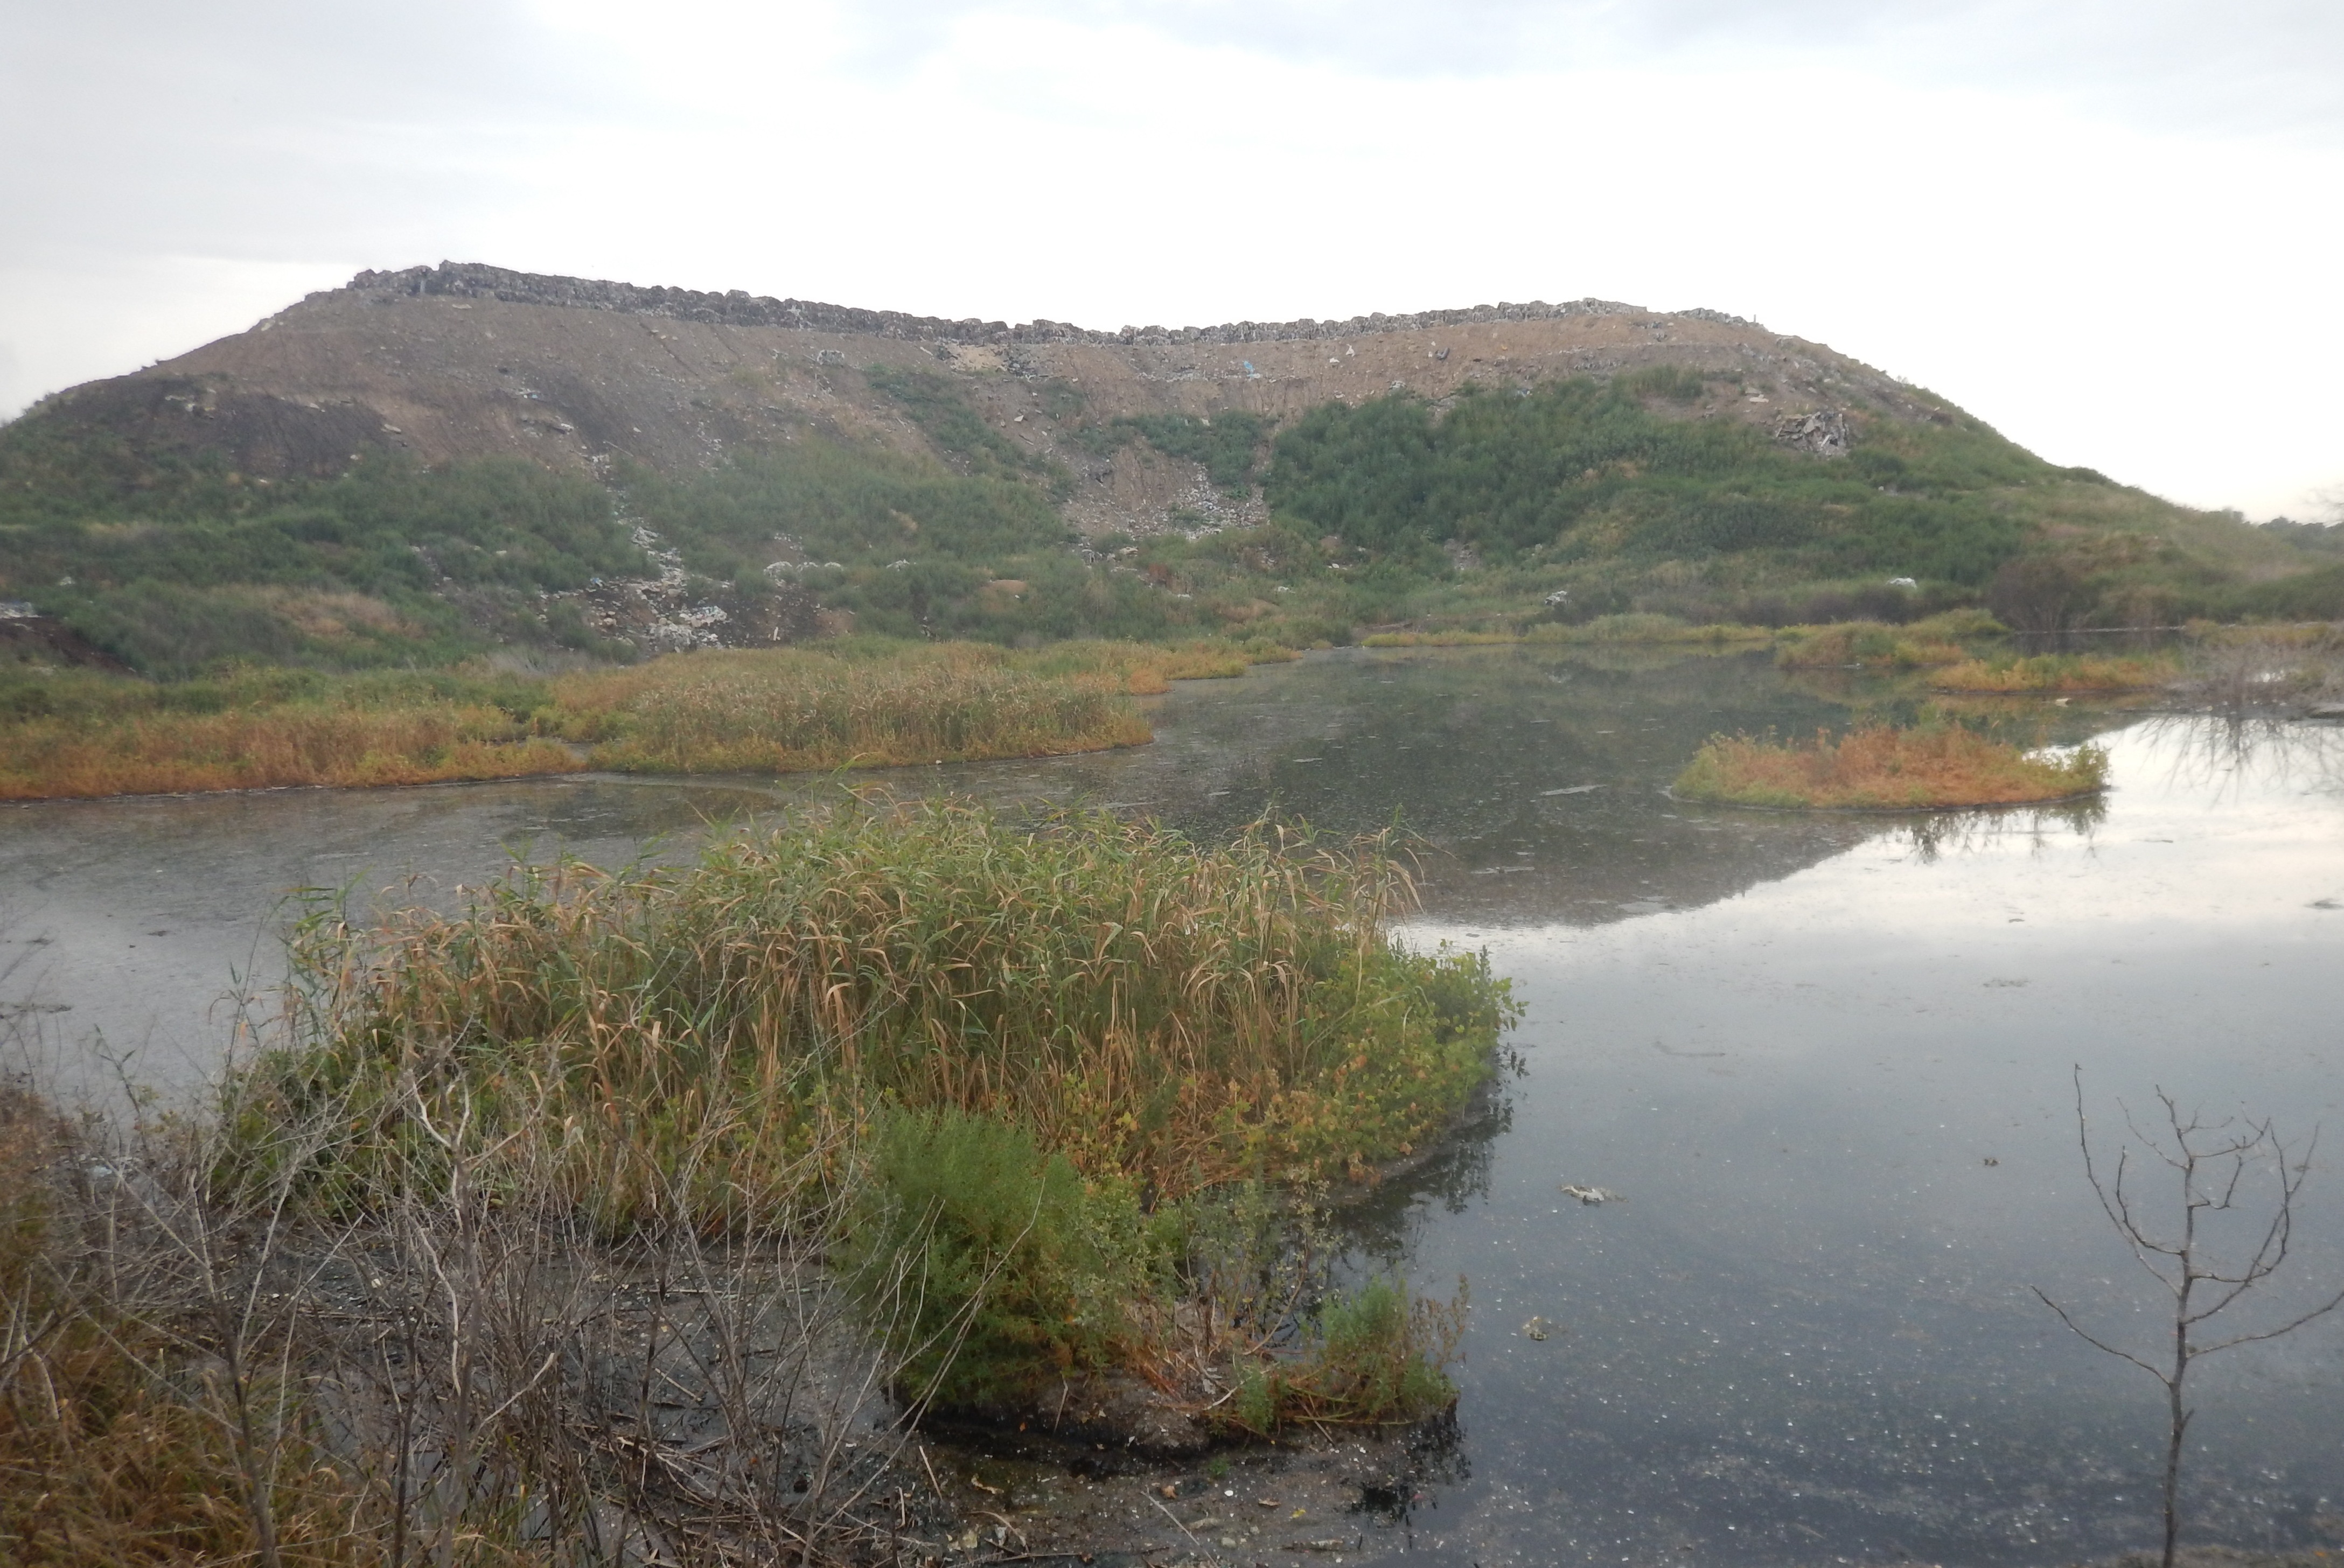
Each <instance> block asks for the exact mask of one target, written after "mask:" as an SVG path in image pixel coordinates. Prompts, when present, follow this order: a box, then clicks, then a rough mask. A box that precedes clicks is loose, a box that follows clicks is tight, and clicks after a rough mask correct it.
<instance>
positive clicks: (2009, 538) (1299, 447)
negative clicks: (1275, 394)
mask: <svg viewBox="0 0 2344 1568" xmlns="http://www.w3.org/2000/svg"><path fill="white" fill-rule="evenodd" d="M1645 398H1646V393H1645V389H1644V388H1643V387H1642V385H1641V384H1640V383H1638V382H1636V381H1635V380H1634V379H1633V378H1632V377H1620V378H1617V379H1615V380H1613V381H1611V382H1609V383H1604V382H1598V381H1595V380H1592V379H1590V378H1585V377H1581V378H1574V379H1571V380H1564V381H1556V382H1551V383H1549V384H1548V385H1546V386H1543V387H1537V388H1533V389H1528V390H1524V391H1521V392H1505V391H1494V390H1490V389H1486V388H1469V389H1468V390H1467V391H1466V392H1464V393H1462V394H1460V396H1459V397H1457V399H1456V400H1455V402H1454V404H1453V406H1451V407H1449V408H1448V409H1447V410H1446V411H1445V412H1444V411H1440V410H1437V409H1435V408H1434V407H1432V406H1431V405H1430V404H1427V403H1426V402H1424V401H1423V400H1422V399H1420V398H1418V397H1411V396H1409V395H1408V394H1406V393H1394V394H1392V395H1390V396H1388V397H1379V398H1374V399H1371V400H1369V401H1368V402H1365V403H1362V404H1359V405H1357V406H1350V405H1346V404H1342V403H1329V404H1324V405H1321V406H1320V407H1318V408H1315V409H1313V410H1311V411H1310V412H1309V413H1308V414H1305V415H1304V416H1303V417H1301V418H1300V419H1298V420H1297V421H1296V422H1295V424H1294V425H1293V426H1292V427H1290V428H1288V430H1287V431H1286V432H1285V433H1284V434H1283V435H1281V436H1280V437H1278V444H1277V449H1276V456H1275V457H1274V459H1273V461H1272V463H1271V467H1270V470H1269V475H1268V479H1267V481H1266V483H1265V492H1266V494H1267V495H1268V498H1269V500H1270V503H1271V504H1272V505H1273V506H1275V507H1277V508H1279V509H1281V510H1283V511H1286V512H1288V513H1290V514H1292V515H1294V516H1296V517H1298V518H1303V519H1306V520H1307V521H1308V522H1310V523H1311V524H1313V525H1316V526H1318V527H1321V528H1325V529H1327V530H1329V531H1330V532H1333V533H1336V534H1339V535H1340V536H1341V537H1342V538H1344V539H1345V540H1346V541H1347V542H1349V543H1350V544H1352V545H1354V546H1357V547H1359V548H1364V549H1369V550H1372V551H1377V552H1381V553H1390V554H1399V555H1405V556H1412V557H1415V558H1419V559H1420V560H1423V561H1424V562H1425V564H1426V566H1427V567H1428V568H1432V567H1435V566H1436V565H1437V562H1438V558H1439V557H1438V552H1439V549H1440V546H1441V545H1442V544H1443V543H1444V542H1445V541H1449V540H1455V541H1458V542H1459V543H1460V544H1463V545H1466V546H1470V547H1471V548H1474V549H1476V550H1478V551H1480V553H1481V554H1483V555H1484V556H1485V557H1487V558H1490V559H1492V560H1495V561H1503V562H1510V561H1515V560H1519V559H1522V558H1532V557H1535V558H1541V559H1544V560H1549V561H1552V562H1555V563H1558V564H1562V563H1569V562H1574V561H1581V560H1586V559H1590V558H1598V557H1606V558H1622V559H1627V560H1645V561H1652V560H1659V559H1665V558H1685V557H1702V556H1710V555H1718V554H1728V553H1753V552H1754V553H1758V554H1761V555H1763V556H1766V557H1770V558H1774V559H1776V560H1778V561H1779V562H1781V563H1782V564H1783V565H1786V566H1792V567H1795V568H1797V569H1798V570H1800V571H1802V572H1803V573H1805V574H1807V575H1809V576H1817V577H1821V576H1836V575H1841V574H1844V573H1845V572H1848V571H1851V570H1856V569H1872V570H1882V571H1894V572H1897V573H1899V574H1901V575H1906V576H1912V577H1915V578H1937V579H1942V580H1948V581H1955V582H1963V583H1973V584H1977V583H1983V582H1985V580H1986V579H1987V578H1990V577H1991V576H1992V575H1993V573H1994V570H1995V568H1996V567H1997V566H1999V565H2000V564H2001V563H2002V562H2003V561H2004V560H2006V559H2007V558H2010V557H2011V556H2013V555H2015V554H2016V553H2017V552H2018V550H2019V548H2020V547H2021V546H2022V544H2023V543H2024V542H2025V539H2026V524H2025V522H2024V520H2023V519H2021V518H2016V517H2015V516H2012V515H2010V514H2008V513H2007V512H2006V510H2004V509H2002V508H1995V507H1994V506H1992V505H1990V504H1989V503H1988V499H1987V497H1986V496H1985V494H1984V493H1983V492H1984V491H1985V490H1986V489H1987V488H1989V487H1995V486H2005V485H2010V484H2015V483H2024V482H2026V480H2028V479H2030V478H2034V477H2043V476H2047V475H2049V474H2050V473H2051V472H2052V470H2050V468H2049V467H2048V466H2047V465H2045V464H2043V463H2042V462H2041V461H2040V460H2039V459H2036V458H2035V457H2030V456H2029V455H2028V454H2026V452H2024V451H2022V450H2020V449H2019V448H2018V447H2014V446H2012V445H2011V444H2009V443H2008V442H2006V441H2003V440H2001V439H2000V438H1999V437H1995V436H1994V435H1993V434H1992V433H1991V432H1989V431H1986V430H1985V429H1984V427H1976V426H1974V425H1969V424H1966V423H1965V424H1963V425H1960V426H1955V427H1947V428H1945V429H1936V428H1934V427H1933V428H1932V429H1930V430H1928V431H1926V432H1922V431H1902V430H1900V431H1898V432H1896V433H1895V434H1894V436H1893V437H1892V436H1887V435H1886V434H1885V432H1884V433H1883V436H1882V437H1869V434H1868V438H1867V440H1866V441H1865V442H1864V444H1860V445H1859V446H1858V447H1857V449H1856V451H1855V453H1854V455H1853V456H1852V457H1849V458H1847V459H1844V460H1839V461H1823V460H1818V459H1816V458H1815V457H1811V456H1808V455H1806V454H1803V453H1799V452H1794V451H1791V450H1787V449H1785V448H1784V447H1781V446H1778V445H1776V444H1775V443H1773V441H1771V440H1769V439H1768V438H1767V437H1766V436H1765V435H1764V434H1763V432H1761V431H1759V430H1757V429H1756V428H1754V427H1751V426H1749V425H1747V424H1744V423H1742V422H1740V421H1738V420H1732V419H1721V418H1710V419H1689V418H1682V417H1668V416H1665V415H1662V414H1660V413H1656V412H1654V411H1652V409H1651V408H1650V407H1647V405H1646V400H1645Z"/></svg>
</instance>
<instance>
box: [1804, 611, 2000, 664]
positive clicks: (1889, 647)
mask: <svg viewBox="0 0 2344 1568" xmlns="http://www.w3.org/2000/svg"><path fill="white" fill-rule="evenodd" d="M1789 636H1790V638H1791V640H1789V641H1787V642H1785V643H1784V645H1783V649H1782V651H1781V652H1779V653H1777V654H1776V655H1775V656H1774V662H1775V663H1776V664H1777V665H1779V666H1780V667H1782V668H1784V669H1844V668H1848V667H1850V666H1854V665H1861V666H1864V667H1865V668H1874V669H1917V668H1923V667H1925V666H1928V665H1938V664H1960V663H1962V662H1963V661H1964V660H1965V659H1966V658H1969V655H1968V653H1966V652H1965V651H1964V649H1963V648H1962V647H1961V645H1960V644H1958V643H1954V642H1948V641H1946V640H1945V639H1944V638H1937V637H1932V636H1929V635H1927V634H1926V633H1924V632H1916V631H1913V630H1909V629H1907V628H1900V627H1893V626H1884V625H1882V624H1881V623H1879V622H1877V621H1847V622H1844V623H1842V624H1840V625H1837V626H1826V627H1813V628H1799V629H1798V630H1797V631H1796V632H1795V633H1792V634H1789Z"/></svg>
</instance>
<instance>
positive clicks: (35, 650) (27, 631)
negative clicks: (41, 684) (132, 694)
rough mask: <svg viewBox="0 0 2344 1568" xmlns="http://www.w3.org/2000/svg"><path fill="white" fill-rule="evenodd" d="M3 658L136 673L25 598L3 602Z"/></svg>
mask: <svg viewBox="0 0 2344 1568" xmlns="http://www.w3.org/2000/svg"><path fill="white" fill-rule="evenodd" d="M0 659H5V660H8V661H11V662H15V663H20V664H28V665H31V666H33V667H34V668H36V669H37V668H53V669H54V668H66V669H103V670H108V671H111V672H112V673H114V674H116V675H130V674H133V673H135V672H134V671H133V670H132V669H131V668H130V667H129V666H128V665H126V664H125V663H123V662H122V660H120V659H118V658H115V657H114V655H112V654H110V653H108V652H106V650H105V649H104V648H100V647H98V646H97V645H96V643H94V642H92V641H90V640H89V638H86V637H84V636H82V635H81V633H79V632H77V631H76V630H74V629H73V628H71V627H69V626H67V625H66V623H65V622H63V621H61V620H55V619H52V618H49V617H47V616H45V615H42V614H40V613H39V612H38V611H37V610H35V608H33V607H32V606H31V605H29V604H26V603H25V602H24V601H23V600H21V599H10V600H7V601H5V603H0Z"/></svg>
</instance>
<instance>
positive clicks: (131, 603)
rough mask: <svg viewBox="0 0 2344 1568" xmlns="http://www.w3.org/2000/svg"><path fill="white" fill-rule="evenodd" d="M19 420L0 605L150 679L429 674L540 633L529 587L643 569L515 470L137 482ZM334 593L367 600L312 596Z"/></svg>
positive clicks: (0, 452)
mask: <svg viewBox="0 0 2344 1568" xmlns="http://www.w3.org/2000/svg"><path fill="white" fill-rule="evenodd" d="M26 423H33V424H35V429H34V430H33V431H31V432H29V433H24V432H20V429H19V427H21V426H23V425H25V424H26ZM37 425H38V422H37V421H34V422H28V421H19V426H12V427H9V428H8V429H7V430H6V431H5V432H0V593H5V594H6V595H8V596H9V597H13V598H26V599H30V600H31V601H32V602H33V603H34V604H35V605H36V606H37V607H38V608H40V609H42V610H43V611H45V612H46V613H48V614H52V615H55V616H56V617H58V618H61V619H62V620H64V621H65V622H66V624H67V625H68V626H71V627H72V628H74V629H76V631H78V632H80V633H81V634H82V635H84V636H85V637H87V638H90V640H91V641H93V642H95V643H96V644H97V645H98V646H99V647H101V648H106V650H107V651H109V652H111V653H114V654H116V656H118V657H120V658H124V659H125V660H126V661H127V662H129V663H130V664H131V665H133V666H134V667H136V668H139V669H142V670H145V671H147V672H148V673H151V674H157V675H165V676H169V677H173V678H184V677H186V676H188V675H192V674H194V673H196V672H197V671H199V670H202V669H205V668H209V667H211V666H214V665H217V664H218V663H220V662H221V661H223V660H234V659H264V660H269V661H273V662H283V663H311V664H317V665H321V666H328V667H341V668H353V667H356V668H363V667H366V666H369V665H382V664H395V663H402V662H410V661H415V660H418V659H421V660H424V661H428V662H435V663H436V662H443V661H446V660H448V659H452V658H460V657H462V656H463V655H464V654H466V653H470V652H473V651H476V650H477V649H479V648H480V647H482V646H484V645H485V644H486V643H487V642H488V641H489V640H490V637H491V636H493V635H504V636H511V637H520V638H529V637H530V636H532V635H541V634H538V633H537V631H536V625H537V623H536V622H535V620H534V618H533V615H532V613H531V612H532V611H533V608H534V606H535V603H536V596H537V594H538V593H539V592H541V591H544V590H558V589H568V588H582V587H584V586H586V585H587V584H588V583H589V582H590V581H591V579H593V578H596V577H602V576H612V577H615V576H620V575H622V574H624V575H632V574H637V573H640V572H642V571H643V570H645V569H646V566H645V562H644V560H643V557H642V551H640V550H639V549H637V548H635V547H634V546H633V544H632V543H631V540H630V539H629V537H628V529H627V528H626V526H625V525H624V524H623V523H622V522H621V520H620V519H619V518H618V516H617V514H616V512H615V510H614V509H613V508H612V506H611V498H610V496H609V494H608V493H607V492H606V491H604V490H603V489H602V487H601V486H600V485H598V484H596V483H595V482H594V481H593V480H591V479H590V478H587V477H582V476H579V475H570V474H557V473H553V472H551V471H549V470H547V469H544V468H541V467H539V466H537V465H536V464H534V463H530V462H528V461H525V460H523V459H521V458H518V457H491V458H482V459H480V460H478V461H474V462H469V463H459V464H452V465H450V466H448V467H443V468H427V467H422V466H421V465H419V464H417V463H415V462H413V461H411V460H409V459H408V458H406V457H403V456H399V455H391V456H381V457H369V458H367V459H365V460H363V461H361V462H359V463H358V464H357V465H355V466H353V467H351V468H350V469H349V471H348V472H347V473H345V474H343V475H341V476H340V477H335V478H329V479H308V478H298V479H288V480H285V481H282V482H279V483H278V484H274V485H268V486H263V485H261V484H260V483H258V481H247V480H245V479H243V478H242V477H239V476H232V475H229V474H227V473H225V472H221V471H218V470H217V466H216V464H214V463H212V462H211V461H210V460H208V459H206V460H197V459H187V460H179V461H174V462H171V463H167V464H165V465H163V466H161V467H158V468H155V469H152V470H140V469H137V468H136V467H132V466H131V464H130V459H129V457H127V456H126V454H124V453H122V452H119V451H117V450H116V449H115V448H114V447H112V446H110V445H109V443H108V442H107V441H106V440H103V439H96V438H93V439H91V440H90V441H89V442H87V443H86V445H85V447H81V448H76V449H74V450H68V449H66V448H65V447H62V446H60V445H59V444H57V443H56V442H55V441H53V440H50V439H48V438H47V437H45V436H44V435H43V433H42V432H41V431H40V430H39V429H38V428H37ZM346 595H356V596H361V597H362V598H364V599H366V600H370V601H373V602H372V603H371V604H362V603H356V602H353V601H350V600H347V599H344V600H340V601H338V602H326V603H321V602H320V596H325V597H326V598H327V599H329V600H330V599H331V598H332V597H333V596H346ZM451 598H462V599H465V600H466V601H467V604H466V609H465V611H464V612H463V613H459V612H458V611H457V610H456V609H455V608H453V607H452V606H451V604H450V599H451Z"/></svg>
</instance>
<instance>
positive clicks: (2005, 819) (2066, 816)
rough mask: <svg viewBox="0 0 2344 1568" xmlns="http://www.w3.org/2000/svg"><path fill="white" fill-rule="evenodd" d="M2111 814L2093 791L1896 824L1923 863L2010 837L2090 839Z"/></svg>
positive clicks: (2029, 840)
mask: <svg viewBox="0 0 2344 1568" xmlns="http://www.w3.org/2000/svg"><path fill="white" fill-rule="evenodd" d="M2107 815H2108V802H2107V796H2105V795H2089V796H2086V797H2084V798H2083V799H2076V800H2061V801H2057V802H2055V803H2053V804H2051V805H2047V806H2030V807H2025V808H2005V809H1995V810H1982V811H1937V812H1932V813H1931V814H1930V815H1929V816H1927V817H1925V818H1924V819H1921V820H1920V821H1918V822H1915V823H1913V824H1912V825H1911V826H1910V827H1905V828H1900V829H1897V830H1896V835H1895V836H1896V837H1898V838H1902V839H1904V840H1905V841H1906V842H1908V843H1910V844H1911V845H1912V846H1913V853H1914V855H1915V858H1917V859H1920V860H1921V861H1922V862H1923V863H1927V862H1929V861H1933V860H1935V859H1937V858H1938V857H1939V856H1941V855H1968V854H1975V853H1977V852H1979V851H1981V850H1985V849H1994V848H1996V847H1998V846H2000V845H2003V844H2006V843H2009V842H2012V841H2025V842H2027V843H2030V844H2035V845H2041V844H2043V843H2045V842H2046V841H2047V840H2048V839H2050V838H2051V837H2052V836H2053V835H2055V834H2057V833H2060V832H2066V833H2072V834H2074V835H2075V836H2076V837H2077V838H2079V839H2090V838H2091V836H2092V831H2093V829H2096V828H2097V827H2098V826H2099V825H2100V824H2101V823H2102V822H2104V821H2106V820H2107Z"/></svg>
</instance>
